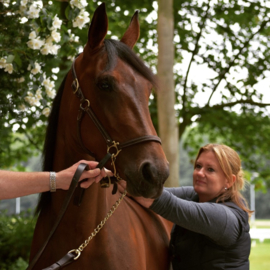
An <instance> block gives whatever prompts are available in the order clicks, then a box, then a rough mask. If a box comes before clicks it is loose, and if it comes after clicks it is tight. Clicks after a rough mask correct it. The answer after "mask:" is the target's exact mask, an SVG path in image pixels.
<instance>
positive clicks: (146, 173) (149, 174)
mask: <svg viewBox="0 0 270 270" xmlns="http://www.w3.org/2000/svg"><path fill="white" fill-rule="evenodd" d="M141 172H142V177H143V179H144V180H145V181H147V182H151V183H152V182H153V180H154V179H153V178H154V174H155V168H154V167H153V166H152V165H151V163H150V162H145V163H144V164H142V167H141Z"/></svg>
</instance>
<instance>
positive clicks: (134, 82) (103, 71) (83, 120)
mask: <svg viewBox="0 0 270 270" xmlns="http://www.w3.org/2000/svg"><path fill="white" fill-rule="evenodd" d="M107 31H108V18H107V14H106V9H105V4H104V3H102V4H101V5H100V6H98V8H97V9H96V11H95V13H94V16H93V19H92V21H91V25H90V28H89V31H88V41H87V43H86V45H85V47H84V50H83V52H82V53H81V54H80V55H79V56H78V57H77V58H76V59H75V62H74V66H73V68H72V69H71V70H70V71H69V72H68V74H67V75H66V78H65V79H64V81H63V83H62V85H61V86H60V88H59V90H58V93H57V96H56V98H55V100H54V102H53V106H52V111H51V114H50V116H49V121H48V127H47V133H46V139H45V144H44V166H43V169H44V170H45V171H60V170H62V169H64V168H67V167H69V166H71V165H73V164H74V163H76V162H78V161H79V160H81V159H85V160H94V159H95V160H97V161H99V160H101V159H102V158H103V157H104V155H106V153H107V144H106V141H105V140H104V136H102V135H104V134H101V133H102V132H100V128H99V127H98V126H99V125H101V126H102V127H103V131H105V133H106V134H109V137H110V138H113V140H114V142H118V143H120V144H119V145H121V144H122V145H123V144H125V142H129V143H126V144H125V147H123V148H122V150H121V152H120V153H119V154H118V156H117V159H116V160H115V166H116V170H117V173H118V174H119V177H121V178H122V179H124V180H126V181H127V192H128V193H130V194H131V195H133V196H144V197H148V198H150V197H151V198H155V197H158V196H159V195H160V194H161V192H162V188H163V184H164V182H165V180H166V179H167V177H168V174H169V169H168V162H167V160H166V157H165V154H164V152H163V149H162V147H161V145H160V143H159V140H158V139H155V138H158V137H157V134H156V131H155V129H154V126H153V124H152V121H151V117H150V113H149V108H148V101H149V96H150V93H151V89H152V87H153V86H156V78H155V76H154V75H153V73H152V72H151V71H150V69H149V68H148V67H146V65H145V64H144V63H143V61H142V60H140V58H139V57H138V56H137V55H136V54H135V53H134V52H133V50H132V48H133V46H134V45H135V44H136V42H137V40H138V38H139V22H138V12H135V14H134V15H133V17H132V19H131V22H130V25H129V27H128V29H127V30H126V32H125V34H124V35H123V37H122V38H121V40H120V41H116V40H109V39H105V36H106V34H107ZM74 76H75V77H76V78H74ZM71 86H73V87H71ZM74 88H75V89H74ZM78 89H80V91H81V93H80V94H76V92H77V90H78ZM82 96H83V97H82ZM89 107H90V108H91V111H92V112H93V114H94V115H95V117H96V118H95V119H98V122H99V124H98V125H96V123H94V122H95V121H93V120H92V119H91V118H90V117H88V115H87V114H86V115H85V116H83V117H82V116H81V115H82V113H83V112H84V111H86V109H85V108H89ZM78 111H79V113H78ZM78 119H79V120H78ZM78 121H79V125H78ZM77 130H78V131H79V132H77ZM138 138H139V139H138ZM140 138H141V139H140ZM130 142H131V143H130ZM116 148H117V147H116ZM106 167H107V168H109V169H111V170H112V171H113V170H114V168H113V164H112V163H110V162H108V163H107V164H106ZM78 188H79V187H78ZM76 189H77V188H76ZM76 192H77V191H75V193H76ZM66 193H67V191H64V190H57V191H56V192H54V193H50V192H45V193H42V194H41V197H40V200H39V203H38V207H37V212H38V213H39V217H38V220H37V224H36V227H35V231H34V236H33V241H32V247H31V254H30V263H31V261H32V260H33V258H34V257H35V255H36V254H37V252H38V250H39V249H40V247H41V246H42V244H43V243H44V241H46V238H47V236H48V235H49V233H50V230H51V228H52V227H53V225H54V222H55V220H56V219H57V216H58V213H59V211H60V209H61V205H62V204H63V201H64V198H65V196H66ZM120 196H121V194H120V192H119V191H116V193H115V194H112V186H111V187H109V188H106V189H104V188H101V186H100V185H99V184H97V183H94V184H92V185H91V186H90V187H89V188H88V189H87V190H85V193H84V197H83V201H82V203H81V205H80V206H78V205H75V204H73V203H72V201H71V203H70V204H69V205H68V208H67V210H66V212H65V214H64V216H63V218H62V220H61V222H60V224H59V226H58V227H57V229H56V231H55V233H54V234H53V236H52V237H51V239H50V240H49V242H48V244H47V246H46V248H45V250H44V251H43V253H42V254H41V256H40V257H39V259H38V260H37V262H36V264H35V265H34V267H33V269H35V270H36V269H38V270H40V269H43V268H46V267H48V266H50V265H51V264H53V263H55V262H56V261H58V260H59V259H60V258H61V257H63V255H64V254H66V253H67V252H68V251H70V250H73V249H75V248H77V247H78V246H80V245H81V243H83V242H84V241H85V239H87V238H88V236H89V235H90V234H91V232H92V231H93V230H94V229H95V228H96V226H97V225H98V224H99V223H100V221H101V220H103V219H104V217H105V216H106V214H107V212H108V211H109V210H110V209H111V207H112V206H113V205H114V203H115V202H116V201H117V200H118V198H119V197H120ZM171 228H172V224H171V223H170V222H168V221H166V220H164V219H163V218H161V217H160V216H158V215H156V214H155V213H153V212H152V211H151V210H149V209H145V208H143V207H142V206H140V205H139V204H138V203H136V202H135V201H134V200H133V199H132V198H131V197H128V196H126V197H125V198H124V199H123V201H122V202H121V204H120V205H119V207H118V209H117V210H116V211H115V212H114V213H113V215H112V216H111V217H110V219H109V220H108V221H107V223H106V224H105V225H104V227H103V228H102V230H100V232H99V233H98V234H97V235H96V236H95V237H94V238H93V239H92V240H91V242H90V243H89V245H88V246H87V247H86V248H85V249H84V250H83V252H82V254H81V256H80V257H79V258H78V259H77V260H74V262H73V263H72V264H69V265H67V266H66V267H65V269H80V270H84V269H93V270H103V269H104V270H123V269H129V270H165V269H169V264H170V263H169V254H168V245H169V238H170V231H171Z"/></svg>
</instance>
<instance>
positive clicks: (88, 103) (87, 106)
mask: <svg viewBox="0 0 270 270" xmlns="http://www.w3.org/2000/svg"><path fill="white" fill-rule="evenodd" d="M85 102H86V103H87V104H85V105H86V106H85V107H83V105H84V103H85ZM89 107H90V101H89V100H88V99H85V100H83V101H82V102H81V104H80V108H81V109H82V110H83V111H85V110H86V108H89Z"/></svg>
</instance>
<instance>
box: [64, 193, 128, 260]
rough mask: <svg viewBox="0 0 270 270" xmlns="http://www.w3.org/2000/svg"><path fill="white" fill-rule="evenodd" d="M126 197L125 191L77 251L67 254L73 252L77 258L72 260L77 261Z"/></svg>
mask: <svg viewBox="0 0 270 270" xmlns="http://www.w3.org/2000/svg"><path fill="white" fill-rule="evenodd" d="M126 195H127V191H126V190H125V191H124V193H123V194H122V195H121V196H120V198H119V199H118V200H117V201H116V202H115V204H114V205H113V206H112V208H111V209H110V211H109V212H108V213H107V215H106V217H105V218H104V219H103V220H102V221H101V222H100V223H99V224H98V226H97V227H96V228H95V229H94V231H93V232H92V233H91V235H90V236H89V237H88V238H87V239H86V240H85V241H84V243H82V244H81V245H80V246H79V247H78V248H77V249H72V250H70V251H69V252H68V253H73V252H75V253H76V254H77V256H76V257H75V258H74V260H77V259H78V258H79V257H80V255H81V252H82V251H83V250H84V249H85V248H86V247H87V245H88V244H89V242H90V241H91V240H92V239H93V238H94V237H95V236H96V235H97V234H98V233H99V231H100V230H101V229H102V228H103V226H104V225H105V223H106V222H107V220H108V219H109V218H110V217H111V216H112V214H113V213H114V211H115V210H116V209H117V207H118V206H119V205H120V203H121V202H122V200H123V199H124V197H125V196H126Z"/></svg>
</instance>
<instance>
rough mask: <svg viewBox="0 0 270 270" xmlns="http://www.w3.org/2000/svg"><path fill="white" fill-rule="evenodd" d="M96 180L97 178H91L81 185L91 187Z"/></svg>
mask: <svg viewBox="0 0 270 270" xmlns="http://www.w3.org/2000/svg"><path fill="white" fill-rule="evenodd" d="M94 182H95V178H89V179H86V180H85V181H83V182H81V183H80V187H82V188H89V187H90V186H91V185H92V184H93V183H94Z"/></svg>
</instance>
